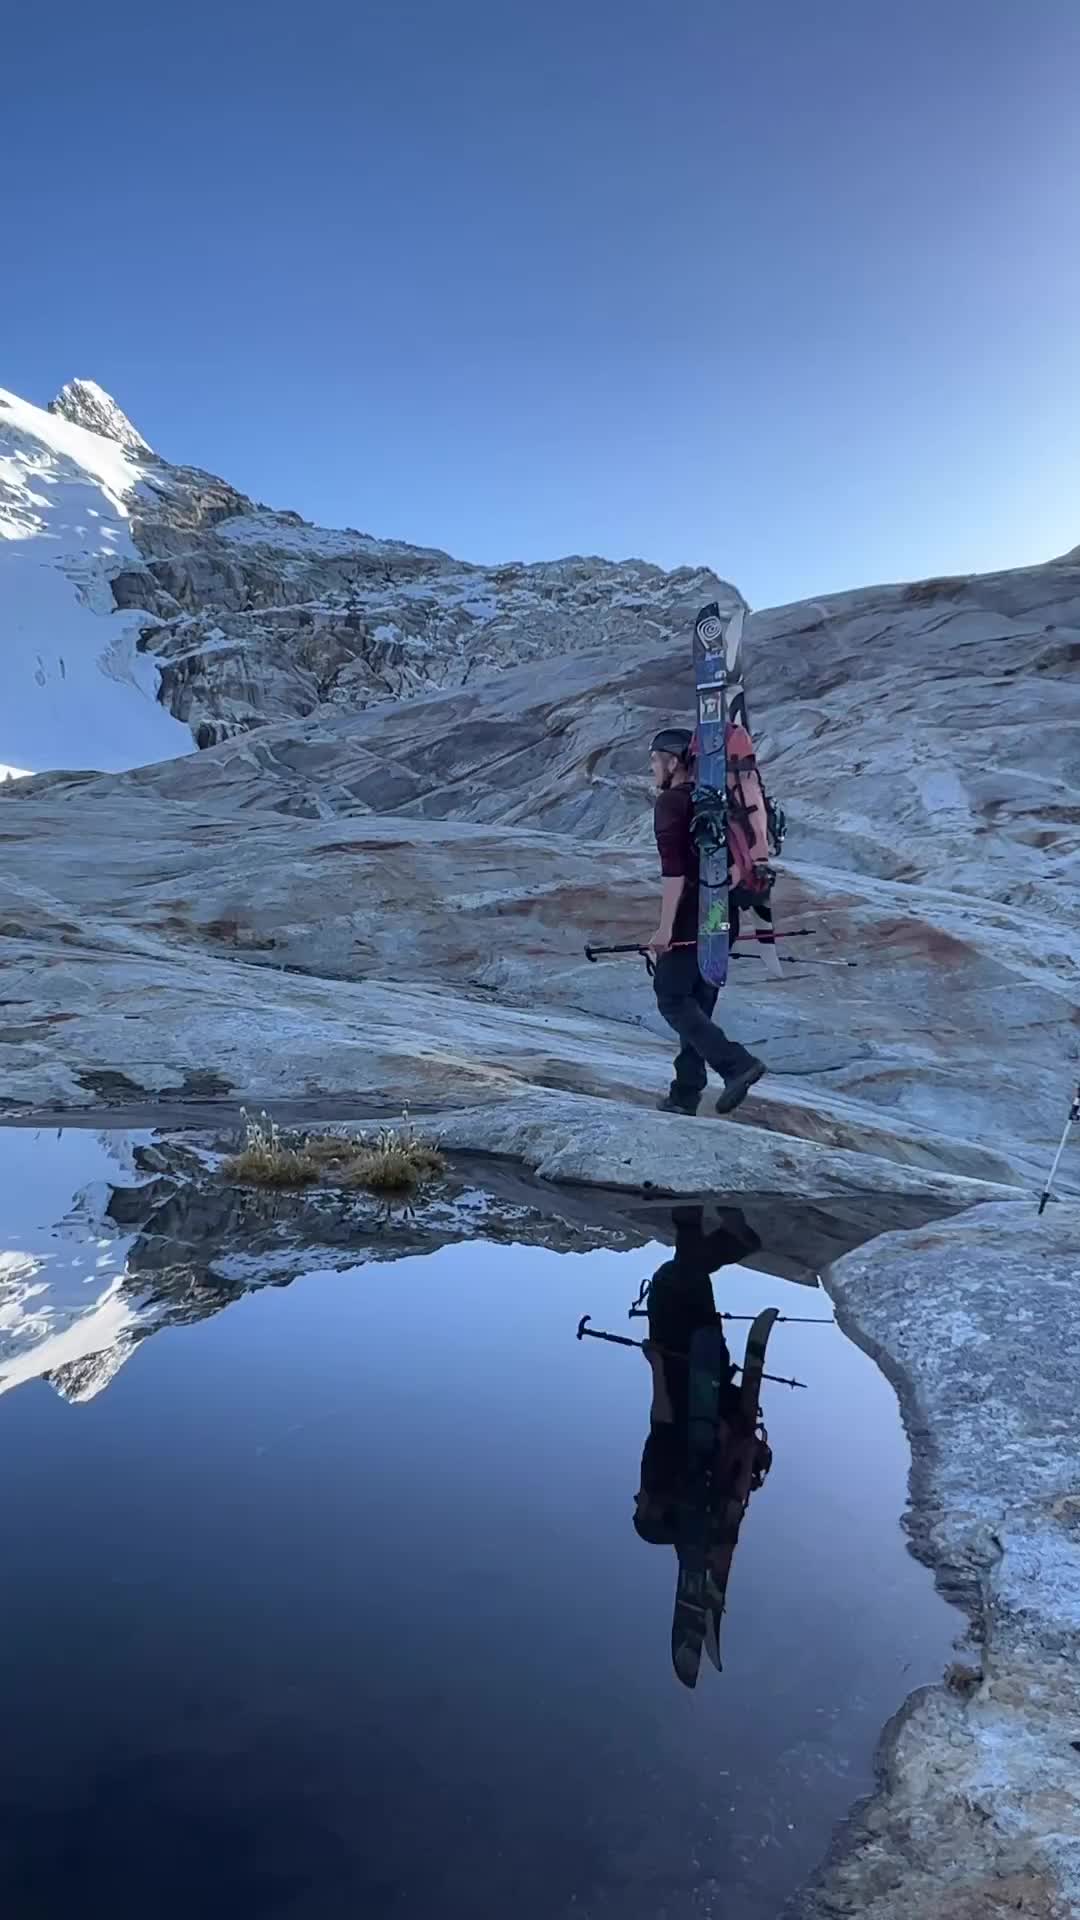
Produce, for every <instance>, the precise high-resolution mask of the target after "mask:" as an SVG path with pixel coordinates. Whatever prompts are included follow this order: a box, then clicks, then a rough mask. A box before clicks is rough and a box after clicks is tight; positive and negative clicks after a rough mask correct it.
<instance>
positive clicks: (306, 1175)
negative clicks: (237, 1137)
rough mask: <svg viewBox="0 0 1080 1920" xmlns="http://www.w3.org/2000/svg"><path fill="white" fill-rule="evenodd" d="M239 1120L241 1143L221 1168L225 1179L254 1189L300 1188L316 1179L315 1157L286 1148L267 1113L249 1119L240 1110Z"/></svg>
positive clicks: (303, 1149) (317, 1165)
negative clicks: (242, 1132)
mask: <svg viewBox="0 0 1080 1920" xmlns="http://www.w3.org/2000/svg"><path fill="white" fill-rule="evenodd" d="M240 1120H241V1124H242V1126H243V1129H244V1138H243V1143H242V1145H241V1147H240V1150H239V1152H238V1153H234V1154H232V1155H231V1156H230V1157H229V1159H228V1160H226V1161H225V1162H224V1163H223V1165H222V1169H221V1170H222V1172H223V1174H224V1175H225V1178H226V1179H227V1180H238V1181H241V1182H242V1183H244V1184H245V1185H249V1186H258V1187H304V1186H309V1185H310V1184H311V1182H312V1181H313V1180H317V1179H318V1178H319V1173H320V1167H319V1163H318V1161H317V1160H316V1159H315V1157H314V1156H313V1155H312V1154H310V1153H308V1152H307V1151H306V1149H305V1148H304V1147H303V1146H299V1147H295V1146H290V1145H287V1144H286V1143H285V1141H284V1140H283V1138H282V1134H281V1128H280V1127H279V1126H278V1124H277V1121H276V1120H271V1118H270V1115H269V1114H268V1113H260V1114H259V1115H258V1116H257V1117H253V1116H252V1115H251V1114H249V1113H248V1111H247V1109H246V1107H241V1109H240Z"/></svg>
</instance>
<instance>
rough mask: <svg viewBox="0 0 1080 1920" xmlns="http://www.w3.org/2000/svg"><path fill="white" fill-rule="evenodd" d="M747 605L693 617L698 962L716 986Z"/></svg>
mask: <svg viewBox="0 0 1080 1920" xmlns="http://www.w3.org/2000/svg"><path fill="white" fill-rule="evenodd" d="M745 617H746V609H745V608H744V607H736V608H735V609H734V611H733V612H732V613H730V614H726V615H725V614H722V613H721V611H720V608H719V605H718V603H717V602H716V601H715V600H711V601H710V602H709V604H708V606H706V607H702V609H701V612H700V613H699V614H698V617H697V619H696V620H695V622H694V682H695V686H696V688H697V768H696V784H695V787H694V841H695V844H696V846H697V850H698V858H699V861H700V877H699V881H698V966H699V967H700V969H701V972H702V974H703V975H704V977H705V979H706V980H708V981H709V982H710V984H711V985H712V986H714V987H722V986H724V985H725V983H726V981H727V973H728V957H729V940H728V934H729V931H730V925H731V918H730V911H729V906H728V850H727V749H726V747H725V744H724V741H725V735H726V733H727V725H728V721H729V719H730V718H731V714H732V708H733V706H734V705H735V704H736V703H737V702H741V703H742V705H743V706H745V700H744V698H743V693H742V684H741V674H742V667H741V655H742V630H743V621H744V619H745Z"/></svg>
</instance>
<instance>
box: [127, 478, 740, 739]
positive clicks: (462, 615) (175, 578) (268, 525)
mask: <svg viewBox="0 0 1080 1920" xmlns="http://www.w3.org/2000/svg"><path fill="white" fill-rule="evenodd" d="M132 535H133V538H134V540H135V543H136V545H137V547H138V548H139V551H140V552H141V554H142V556H143V559H144V563H145V564H144V569H143V570H142V571H141V572H140V574H139V575H138V577H137V580H136V579H132V578H131V577H130V576H124V575H122V576H119V577H118V579H117V581H116V582H115V583H114V591H115V592H116V595H117V602H118V604H119V605H131V604H133V603H134V600H135V598H136V597H137V598H138V599H139V601H140V602H141V604H142V605H143V606H145V607H146V608H147V609H148V610H149V611H150V612H151V613H153V614H155V615H157V616H158V618H157V620H156V621H155V622H154V623H153V624H150V625H147V627H146V628H145V629H144V632H143V637H142V643H141V644H142V646H143V648H144V650H145V651H146V652H147V653H148V654H149V655H150V656H151V657H152V659H153V661H154V662H155V664H156V666H157V667H158V670H159V673H160V676H161V698H162V700H163V701H164V702H165V704H166V705H167V706H168V707H169V708H170V710H171V712H172V713H174V714H175V715H176V717H177V718H178V719H181V720H183V721H185V723H186V724H187V725H189V726H190V727H191V730H192V733H193V735H194V737H195V739H196V741H197V743H198V744H199V745H200V746H202V747H206V746H209V745H212V744H214V743H215V742H216V741H221V740H225V739H228V738H230V737H231V736H233V735H235V734H238V733H244V732H246V731H249V730H250V729H252V728H257V727H261V726H263V725H265V724H267V723H272V722H276V721H282V720H287V721H295V720H302V719H304V718H306V717H307V716H309V715H312V714H315V713H317V712H319V711H320V710H322V709H324V708H325V709H327V710H329V711H330V712H331V713H334V712H337V713H344V714H349V713H355V712H357V711H360V710H362V709H363V708H365V707H369V706H372V705H376V704H378V703H380V702H386V701H390V700H393V701H401V700H404V699H409V698H412V697H413V696H415V695H417V694H420V693H425V692H430V691H431V690H432V689H433V688H435V689H437V688H442V687H461V686H465V685H466V684H467V685H469V686H470V688H471V687H472V686H473V685H474V684H475V683H476V681H477V680H479V679H482V678H484V677H485V676H487V675H490V674H492V673H493V672H495V671H497V670H498V669H500V668H502V667H506V666H508V665H514V664H518V663H521V662H529V663H535V662H538V661H543V660H556V659H559V660H561V659H562V658H563V657H565V656H567V655H572V654H575V653H578V652H582V651H599V650H606V651H607V652H609V653H610V655H611V656H612V657H613V658H618V657H619V656H620V655H621V654H622V653H623V652H624V650H626V649H627V648H634V647H636V646H640V644H641V643H642V642H644V641H651V642H652V643H654V644H657V643H660V644H662V643H663V642H665V641H669V640H671V641H674V640H675V638H676V636H678V640H679V643H680V644H681V643H682V641H683V638H684V636H685V633H686V631H687V628H688V623H689V622H690V621H691V620H692V618H693V614H694V612H695V611H696V609H697V607H698V606H700V604H701V602H702V601H703V600H706V599H710V598H715V597H717V596H719V597H720V598H721V600H723V601H724V602H725V603H726V604H727V605H732V604H734V603H735V602H736V601H737V599H738V596H737V595H736V594H735V592H734V590H733V589H732V588H731V587H729V586H727V585H726V583H724V582H723V581H720V580H718V579H717V578H716V577H715V576H714V575H713V574H711V573H709V572H708V571H707V570H704V569H697V570H694V569H690V568H684V569H682V570H681V571H678V572H676V573H672V574H667V573H664V572H663V571H662V569H661V568H659V567H653V566H649V565H647V564H646V563H645V562H643V561H625V562H623V563H621V564H615V563H612V562H609V561H605V560H595V559H592V560H589V559H579V558H571V559H568V560H559V561H551V562H544V563H541V564H539V565H535V566H524V565H518V564H512V565H507V566H501V567H477V566H469V565H467V564H465V563H464V562H461V561H455V560H453V559H451V557H450V556H449V555H448V554H445V553H440V552H438V551H436V550H435V549H433V548H425V547H413V546H409V545H407V544H406V543H405V542H403V541H395V540H379V539H374V538H373V537H372V536H370V535H367V534H361V533H358V532H356V531H354V530H351V529H350V530H347V531H345V532H344V533H332V532H327V531H324V530H323V529H321V528H318V527H312V526H309V525H307V524H306V523H305V522H304V521H302V520H301V519H300V518H299V516H298V515H296V514H292V513H273V512H271V511H270V510H269V509H266V508H256V507H255V506H254V505H253V504H252V502H250V501H247V500H244V499H242V498H241V496H239V495H235V494H233V493H232V492H231V490H230V489H228V488H226V487H224V485H223V483H222V482H220V481H216V480H214V479H212V478H211V477H210V476H209V475H206V474H202V473H199V472H197V471H196V470H194V469H191V468H169V469H163V470H161V471H159V472H158V473H156V474H154V475H152V476H150V475H148V476H147V481H146V484H145V485H144V486H143V487H142V488H141V489H140V490H139V493H138V495H137V497H136V498H135V500H134V501H133V503H132Z"/></svg>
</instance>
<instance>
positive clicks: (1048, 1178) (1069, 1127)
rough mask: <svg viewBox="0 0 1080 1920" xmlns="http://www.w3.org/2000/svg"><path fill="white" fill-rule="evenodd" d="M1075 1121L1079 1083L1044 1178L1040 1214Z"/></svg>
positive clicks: (1079, 1114) (1079, 1115) (1079, 1111)
mask: <svg viewBox="0 0 1080 1920" xmlns="http://www.w3.org/2000/svg"><path fill="white" fill-rule="evenodd" d="M1077 1120H1080V1081H1078V1082H1077V1086H1076V1092H1075V1093H1074V1094H1073V1102H1072V1106H1071V1107H1070V1108H1069V1117H1068V1119H1067V1120H1066V1122H1065V1130H1064V1132H1063V1133H1062V1136H1061V1140H1060V1142H1059V1143H1058V1150H1057V1152H1056V1153H1055V1155H1054V1161H1053V1165H1052V1166H1051V1168H1050V1171H1049V1173H1048V1174H1047V1176H1046V1185H1045V1187H1044V1188H1043V1193H1042V1199H1041V1200H1040V1201H1039V1212H1040V1213H1045V1211H1046V1203H1047V1201H1048V1200H1049V1198H1050V1189H1051V1187H1052V1186H1053V1184H1054V1175H1055V1174H1056V1172H1057V1170H1058V1167H1059V1166H1060V1165H1061V1156H1062V1154H1063V1153H1064V1151H1065V1142H1066V1141H1067V1140H1068V1138H1069V1134H1070V1132H1071V1131H1072V1127H1073V1123H1074V1121H1077Z"/></svg>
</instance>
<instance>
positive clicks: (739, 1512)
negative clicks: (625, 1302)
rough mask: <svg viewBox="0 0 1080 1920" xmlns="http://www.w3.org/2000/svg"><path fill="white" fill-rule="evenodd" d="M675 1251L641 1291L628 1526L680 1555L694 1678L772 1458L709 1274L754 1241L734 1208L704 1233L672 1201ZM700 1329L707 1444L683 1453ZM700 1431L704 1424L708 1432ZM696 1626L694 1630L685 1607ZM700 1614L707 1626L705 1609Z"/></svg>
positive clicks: (680, 1639) (679, 1648) (713, 1652)
mask: <svg viewBox="0 0 1080 1920" xmlns="http://www.w3.org/2000/svg"><path fill="white" fill-rule="evenodd" d="M672 1218H673V1221H674V1224H675V1251H674V1257H673V1258H672V1259H671V1260H666V1261H665V1262H664V1264H663V1266H661V1267H658V1268H657V1270H656V1272H655V1273H654V1275H653V1277H652V1281H651V1283H650V1286H649V1295H648V1316H649V1338H648V1341H647V1343H646V1346H645V1354H646V1358H647V1360H648V1362H649V1366H650V1369H651V1371H652V1378H653V1395H652V1406H651V1409H650V1415H649V1436H648V1439H647V1440H646V1442H645V1448H644V1451H643V1453H642V1456H641V1481H640V1486H639V1489H638V1493H637V1495H636V1498H635V1502H634V1529H635V1532H636V1533H637V1534H638V1536H639V1538H640V1539H642V1540H645V1541H647V1542H648V1543H649V1544H650V1545H652V1546H673V1547H675V1549H676V1551H677V1553H678V1558H679V1570H680V1572H679V1586H678V1590H677V1595H676V1615H675V1624H674V1628H673V1634H672V1656H673V1659H674V1662H675V1668H676V1672H677V1673H678V1674H679V1677H680V1679H682V1680H684V1681H685V1682H686V1684H688V1685H690V1686H693V1684H694V1682H695V1680H696V1677H697V1661H698V1658H699V1657H700V1648H701V1645H702V1641H703V1639H704V1642H705V1644H706V1645H707V1646H708V1649H709V1652H710V1656H711V1657H712V1659H713V1660H714V1662H715V1664H716V1665H717V1666H719V1664H720V1658H719V1648H718V1642H717V1635H718V1633H719V1623H720V1617H721V1615H722V1613H723V1608H724V1596H725V1590H726V1587H727V1579H728V1573H729V1571H730V1567H731V1558H732V1555H733V1553H734V1550H735V1544H736V1541H737V1540H738V1535H739V1526H740V1523H741V1521H742V1516H743V1513H744V1511H745V1508H746V1503H747V1501H748V1499H749V1497H750V1494H751V1492H753V1491H754V1490H755V1489H756V1488H757V1487H759V1486H760V1485H761V1483H762V1481H763V1479H764V1478H765V1475H766V1473H767V1472H768V1470H769V1466H770V1464H771V1459H772V1456H771V1454H770V1452H769V1447H768V1443H767V1441H766V1440H765V1438H764V1435H763V1434H760V1435H759V1433H758V1422H757V1407H756V1401H755V1404H754V1406H753V1408H748V1407H746V1406H744V1404H743V1395H742V1393H741V1391H740V1389H739V1387H738V1386H737V1385H736V1383H735V1377H734V1376H735V1369H734V1367H733V1365H732V1362H731V1357H730V1354H729V1353H728V1349H727V1343H726V1341H725V1340H724V1337H723V1331H722V1323H721V1322H720V1320H719V1319H718V1317H717V1312H716V1302H715V1299H714V1297H713V1289H712V1280H711V1276H712V1274H714V1273H715V1272H717V1271H718V1270H719V1268H720V1267H723V1266H728V1265H730V1264H732V1263H733V1262H735V1261H737V1260H739V1259H742V1258H744V1257H745V1255H746V1254H748V1253H751V1252H754V1251H756V1250H757V1248H758V1247H759V1246H760V1244H761V1242H760V1241H759V1240H758V1238H757V1236H756V1235H755V1234H754V1233H753V1232H752V1231H751V1229H750V1228H749V1227H748V1226H747V1224H746V1222H745V1220H744V1219H743V1217H742V1215H741V1214H740V1213H738V1212H737V1211H736V1210H735V1209H730V1210H726V1211H725V1213H724V1214H723V1216H722V1217H721V1218H720V1220H719V1223H718V1224H717V1225H716V1226H715V1227H713V1228H712V1230H711V1231H706V1229H705V1226H704V1213H703V1209H702V1208H701V1207H678V1208H676V1209H675V1211H674V1213H673V1215H672ZM704 1329H708V1346H709V1375H710V1379H711V1380H715V1381H716V1382H717V1386H716V1390H715V1393H714V1394H713V1395H712V1397H711V1401H710V1405H711V1409H712V1418H711V1423H710V1424H711V1445H710V1446H709V1447H708V1448H707V1450H706V1452H705V1455H704V1457H703V1456H702V1455H701V1453H700V1451H699V1452H698V1456H697V1460H696V1463H695V1462H694V1461H692V1460H691V1449H690V1402H691V1391H692V1382H691V1372H690V1364H691V1346H692V1342H693V1340H694V1335H695V1334H697V1333H699V1332H701V1331H702V1330H704ZM699 1414H700V1407H699V1405H698V1404H697V1398H695V1435H696V1437H697V1438H698V1440H699V1441H700V1437H701V1436H700V1420H699V1417H698V1416H699ZM707 1431H708V1430H707ZM695 1565H696V1566H697V1568H698V1569H700V1572H699V1574H698V1577H697V1586H698V1587H699V1588H700V1589H701V1592H700V1593H699V1594H698V1597H697V1599H696V1601H694V1600H693V1599H691V1605H690V1615H691V1628H690V1641H691V1643H692V1642H693V1641H694V1640H695V1639H696V1650H694V1649H693V1648H692V1646H691V1647H688V1645H687V1639H686V1633H685V1630H684V1629H685V1620H686V1614H685V1608H686V1603H687V1600H688V1597H690V1596H691V1594H692V1591H693V1589H694V1586H695V1579H694V1567H695ZM695 1610H696V1613H697V1614H698V1615H700V1616H701V1620H702V1624H703V1628H704V1631H703V1633H696V1634H695V1632H694V1627H693V1615H694V1613H695ZM706 1613H707V1616H708V1620H707V1624H706V1621H705V1616H706Z"/></svg>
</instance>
